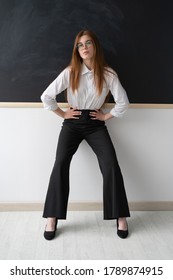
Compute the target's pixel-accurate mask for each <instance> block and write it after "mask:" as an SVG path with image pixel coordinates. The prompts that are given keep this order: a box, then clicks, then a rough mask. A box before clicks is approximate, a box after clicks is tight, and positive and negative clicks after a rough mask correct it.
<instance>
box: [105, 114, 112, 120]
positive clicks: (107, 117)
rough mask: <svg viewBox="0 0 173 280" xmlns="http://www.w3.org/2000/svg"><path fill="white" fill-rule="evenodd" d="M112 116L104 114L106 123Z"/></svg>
mask: <svg viewBox="0 0 173 280" xmlns="http://www.w3.org/2000/svg"><path fill="white" fill-rule="evenodd" d="M113 117H114V116H113V115H112V114H111V113H107V114H105V117H104V120H105V121H107V120H109V119H112V118H113Z"/></svg>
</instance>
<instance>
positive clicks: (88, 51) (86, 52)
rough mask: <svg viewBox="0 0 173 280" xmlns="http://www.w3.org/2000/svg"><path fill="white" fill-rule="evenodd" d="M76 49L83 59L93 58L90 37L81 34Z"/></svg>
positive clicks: (93, 49) (92, 46)
mask: <svg viewBox="0 0 173 280" xmlns="http://www.w3.org/2000/svg"><path fill="white" fill-rule="evenodd" d="M77 49H78V52H79V54H80V56H81V58H82V59H83V60H84V61H85V60H92V59H93V57H94V51H95V48H94V44H93V41H92V39H91V38H90V37H89V36H88V35H83V36H82V37H80V38H79V41H78V43H77Z"/></svg>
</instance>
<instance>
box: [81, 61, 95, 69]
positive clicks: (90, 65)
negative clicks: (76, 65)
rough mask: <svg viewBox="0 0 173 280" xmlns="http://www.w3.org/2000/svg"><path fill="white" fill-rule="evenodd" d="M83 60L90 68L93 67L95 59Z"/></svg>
mask: <svg viewBox="0 0 173 280" xmlns="http://www.w3.org/2000/svg"><path fill="white" fill-rule="evenodd" d="M83 62H84V63H85V65H86V66H87V67H88V69H89V70H92V69H93V61H92V60H90V59H88V60H83Z"/></svg>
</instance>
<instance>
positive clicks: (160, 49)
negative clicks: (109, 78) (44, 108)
mask: <svg viewBox="0 0 173 280" xmlns="http://www.w3.org/2000/svg"><path fill="white" fill-rule="evenodd" d="M172 11H173V1H171V0H170V1H169V0H164V1H162V0H130V1H129V0H107V1H105V0H85V1H81V0H0V102H40V95H41V94H42V92H43V91H44V90H45V89H46V87H47V86H48V85H49V84H50V83H51V82H52V81H53V80H54V79H55V78H56V76H57V75H58V74H59V73H60V72H61V71H62V70H63V69H64V68H65V67H66V66H67V65H68V64H69V62H70V59H71V51H72V47H73V42H74V38H75V35H76V34H77V33H78V32H79V31H80V30H81V29H90V30H92V31H94V32H95V33H96V34H97V36H98V38H99V40H100V42H101V45H102V47H103V49H104V53H105V57H106V60H107V62H108V64H109V65H110V66H111V67H113V68H114V69H115V70H116V71H117V73H118V75H119V78H120V80H121V83H122V85H123V86H124V88H125V89H126V91H127V94H128V97H129V100H130V102H131V103H154V104H157V103H158V104H160V103H162V104H168V103H169V104H171V103H173V32H172V30H173V16H172ZM57 101H59V102H64V101H65V99H64V94H63V93H62V94H60V95H59V96H58V99H57Z"/></svg>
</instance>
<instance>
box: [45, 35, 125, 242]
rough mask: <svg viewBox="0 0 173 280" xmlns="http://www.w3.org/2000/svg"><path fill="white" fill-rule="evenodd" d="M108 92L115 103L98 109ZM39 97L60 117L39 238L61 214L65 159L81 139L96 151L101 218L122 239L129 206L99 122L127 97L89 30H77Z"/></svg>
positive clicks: (118, 112) (51, 231)
mask: <svg viewBox="0 0 173 280" xmlns="http://www.w3.org/2000/svg"><path fill="white" fill-rule="evenodd" d="M65 89H66V90H67V100H68V104H69V108H68V109H67V110H66V111H63V110H61V109H60V108H59V107H58V106H57V102H56V96H57V94H59V93H60V92H62V91H63V90H65ZM109 91H111V93H112V95H113V97H114V100H115V102H116V104H115V106H114V107H113V109H112V110H110V112H109V113H104V112H103V111H102V110H101V108H102V106H103V104H104V102H105V99H106V97H107V95H108V93H109ZM41 100H42V102H43V104H44V107H45V109H48V110H51V111H53V112H54V113H55V114H57V115H58V116H60V117H62V118H63V119H64V122H63V126H62V129H61V132H60V135H59V141H58V146H57V152H56V160H55V164H54V167H53V170H52V174H51V177H50V182H49V187H48V191H47V196H46V201H45V206H44V212H43V217H44V218H47V225H46V229H45V231H44V237H45V238H46V239H47V240H51V239H53V238H54V237H55V232H56V227H57V221H58V219H66V214H67V204H68V195H69V167H70V162H71V159H72V157H73V155H74V153H75V152H76V151H77V148H78V146H79V144H80V143H81V141H82V140H86V141H87V143H88V144H89V145H90V146H91V148H92V149H93V151H94V153H95V154H96V155H97V158H98V162H99V166H100V169H101V172H102V175H103V210H104V219H106V220H109V219H116V220H117V234H118V236H119V237H121V238H126V237H127V236H128V225H127V221H126V217H129V216H130V213H129V207H128V202H127V198H126V193H125V188H124V182H123V177H122V173H121V170H120V167H119V164H118V161H117V157H116V153H115V149H114V146H113V144H112V141H111V139H110V136H109V133H108V131H107V128H106V125H105V122H106V121H107V120H109V119H111V118H113V117H121V116H122V115H123V114H124V113H125V111H126V109H127V108H128V104H129V102H128V98H127V95H126V92H125V90H124V89H123V87H122V85H121V83H120V81H119V79H118V76H117V74H116V72H115V71H114V70H113V69H111V68H110V67H108V66H107V65H106V63H105V61H104V56H103V52H102V49H101V46H100V43H99V41H98V39H97V37H96V35H95V34H94V33H93V32H91V31H88V30H84V31H80V32H79V33H78V34H77V36H76V39H75V42H74V48H73V53H72V59H71V63H70V65H69V66H68V67H67V68H65V69H64V70H63V71H62V72H61V73H60V75H59V76H58V77H57V78H56V79H55V80H54V81H53V82H52V83H51V84H50V85H49V87H48V88H47V89H46V90H45V91H44V93H43V94H42V96H41Z"/></svg>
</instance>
